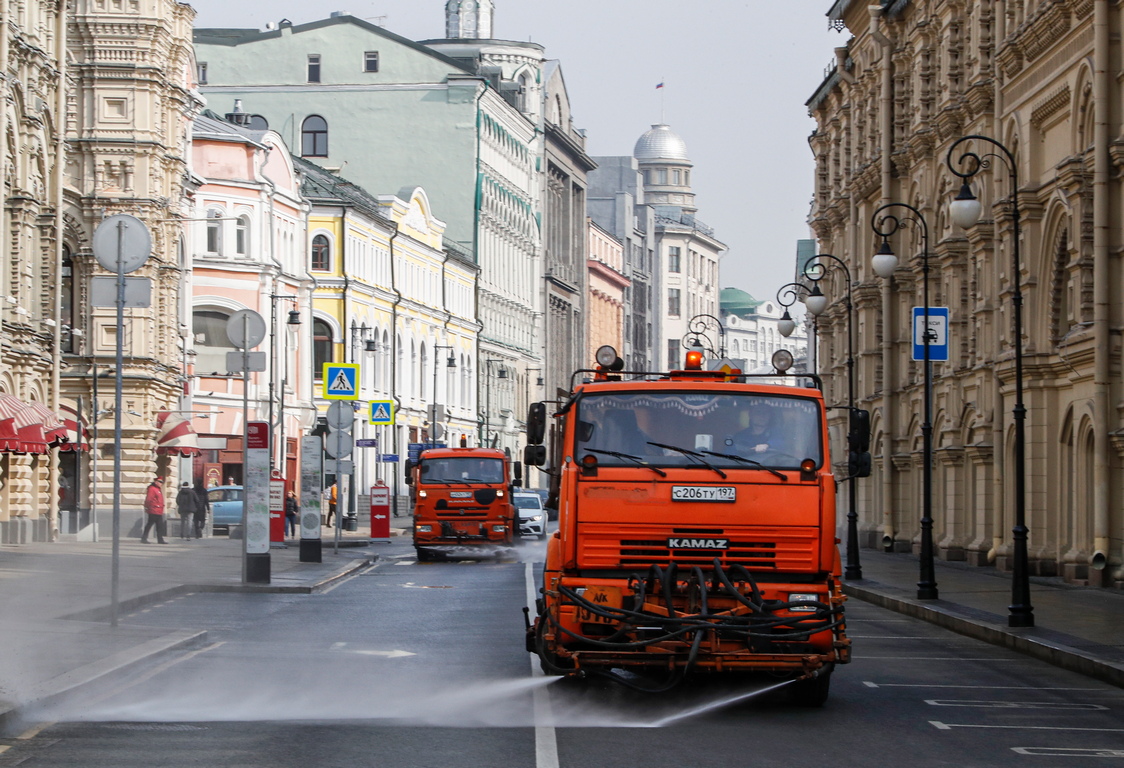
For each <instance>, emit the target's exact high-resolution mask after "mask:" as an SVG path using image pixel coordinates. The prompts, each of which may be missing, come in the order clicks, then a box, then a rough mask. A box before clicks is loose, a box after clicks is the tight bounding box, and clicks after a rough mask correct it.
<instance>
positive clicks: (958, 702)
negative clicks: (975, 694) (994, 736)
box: [925, 699, 1108, 711]
mask: <svg viewBox="0 0 1124 768" xmlns="http://www.w3.org/2000/svg"><path fill="white" fill-rule="evenodd" d="M925 703H926V704H928V705H929V706H930V707H984V708H988V709H1068V710H1074V709H1076V710H1081V711H1089V710H1103V709H1108V707H1104V706H1101V705H1100V704H1080V703H1066V702H1057V701H1053V702H1051V701H972V700H969V699H944V700H941V699H925Z"/></svg>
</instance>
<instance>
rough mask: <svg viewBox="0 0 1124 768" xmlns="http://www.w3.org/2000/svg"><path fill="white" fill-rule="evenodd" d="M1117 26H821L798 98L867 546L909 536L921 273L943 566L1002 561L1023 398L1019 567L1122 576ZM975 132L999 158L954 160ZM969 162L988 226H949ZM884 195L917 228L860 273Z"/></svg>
mask: <svg viewBox="0 0 1124 768" xmlns="http://www.w3.org/2000/svg"><path fill="white" fill-rule="evenodd" d="M1120 14H1121V11H1120V8H1119V7H1118V6H1117V5H1116V4H1114V3H1110V2H1106V1H1103V0H1073V1H1064V2H1045V1H1039V0H1026V1H1022V0H1020V2H1003V3H975V4H967V5H963V4H961V5H956V4H948V3H938V2H925V1H920V2H908V3H905V2H893V3H890V2H883V3H881V4H880V5H879V6H868V5H866V4H860V3H853V2H845V1H844V0H840V1H839V2H836V3H835V4H834V5H833V6H832V8H831V10H830V12H829V16H830V17H831V18H832V19H834V20H836V21H838V22H839V23H840V24H842V25H845V27H846V29H847V30H848V31H849V32H850V35H851V37H850V39H849V40H848V41H847V43H846V46H845V47H841V48H839V49H837V51H836V65H835V67H834V68H833V69H832V70H831V72H830V73H829V76H828V77H827V79H826V80H825V81H824V82H823V84H822V85H821V86H820V87H819V89H817V91H816V92H815V93H814V94H813V95H812V97H811V99H810V100H809V102H808V106H809V109H810V113H811V114H812V116H813V117H814V118H815V120H816V124H817V128H816V131H815V133H814V134H813V136H812V139H811V146H812V149H813V152H814V154H815V157H816V177H815V196H814V202H813V206H812V211H811V217H810V220H811V225H812V227H813V229H814V231H815V234H816V237H817V239H818V241H819V246H820V250H821V251H825V252H830V253H833V254H835V255H837V256H839V257H840V258H843V259H845V260H847V262H848V263H849V265H850V269H851V273H852V275H853V277H854V280H855V284H856V289H855V295H856V327H857V346H858V352H857V355H858V364H857V369H856V371H857V373H856V375H857V378H858V385H857V391H858V393H859V396H860V398H861V400H862V401H863V403H864V404H865V405H866V406H868V407H870V408H871V410H872V412H873V423H874V438H873V441H872V450H873V452H874V454H875V470H874V476H873V482H870V483H864V484H862V486H861V489H862V490H861V504H860V510H859V511H860V521H861V528H862V531H863V532H864V537H863V538H864V540H865V543H866V544H867V545H878V546H886V547H904V548H908V547H910V546H911V545H916V543H917V541H918V536H919V522H918V521H919V517H920V510H921V508H922V502H923V499H922V487H923V483H922V476H923V469H924V467H923V462H922V432H921V427H920V425H921V421H922V418H923V416H922V414H923V389H924V387H923V382H924V378H925V377H924V372H923V371H922V370H921V364H920V363H918V362H911V360H910V346H911V335H910V333H909V328H910V323H911V321H910V310H911V308H912V307H913V306H921V305H922V295H923V288H924V279H925V274H926V273H925V267H926V266H928V267H929V285H928V288H929V294H930V305H932V306H944V307H948V310H949V325H948V329H947V331H948V338H949V342H950V349H949V359H948V361H947V362H938V363H934V364H933V374H932V382H933V453H934V456H935V461H934V464H933V469H932V471H933V491H932V492H933V499H932V508H933V509H934V510H935V511H936V513H935V516H934V517H935V519H934V541H935V543H936V549H937V553H938V555H939V556H940V557H942V558H946V559H949V560H966V561H968V562H969V563H973V564H976V565H989V564H994V565H995V566H996V567H998V568H1001V569H1008V568H1010V567H1011V560H1012V553H1013V534H1012V528H1013V527H1014V524H1015V519H1016V509H1015V505H1016V501H1017V498H1016V493H1015V487H1014V478H1015V475H1016V472H1015V468H1016V467H1015V462H1016V460H1017V456H1018V455H1019V450H1018V449H1019V446H1018V445H1017V433H1018V430H1017V429H1016V424H1015V415H1014V411H1015V406H1016V403H1017V402H1018V401H1019V399H1020V396H1021V399H1022V401H1023V403H1024V404H1025V408H1026V412H1025V413H1026V416H1025V424H1026V430H1025V441H1024V442H1025V463H1024V467H1025V480H1026V486H1025V507H1024V513H1025V520H1026V524H1027V527H1028V530H1029V536H1028V549H1029V557H1030V567H1031V572H1032V573H1036V574H1040V575H1059V576H1062V577H1064V578H1066V579H1068V580H1071V581H1074V582H1079V583H1084V582H1089V583H1094V584H1104V585H1116V586H1120V585H1121V584H1124V569H1122V565H1124V552H1122V545H1124V512H1122V510H1124V503H1122V499H1124V489H1122V487H1121V480H1122V478H1124V472H1122V466H1121V459H1122V452H1124V441H1122V440H1121V435H1124V416H1122V412H1121V409H1120V408H1119V407H1118V404H1119V403H1120V402H1121V400H1122V397H1121V395H1122V394H1124V393H1122V391H1121V377H1120V364H1121V360H1120V344H1119V342H1118V340H1117V339H1116V336H1115V335H1114V333H1113V331H1112V328H1114V327H1116V326H1118V325H1119V324H1120V322H1121V314H1122V305H1121V295H1124V294H1122V292H1121V291H1120V290H1119V288H1120V275H1121V270H1120V256H1119V252H1120V239H1121V234H1120V230H1119V227H1117V226H1114V225H1113V222H1114V221H1116V220H1117V218H1118V217H1119V215H1120V213H1119V210H1118V208H1119V201H1120V200H1121V199H1122V194H1121V191H1122V190H1121V188H1120V187H1121V182H1120V180H1119V178H1118V177H1119V173H1117V170H1118V169H1117V166H1118V165H1119V164H1120V161H1119V158H1118V153H1116V152H1115V150H1114V148H1113V141H1114V139H1113V138H1112V137H1114V136H1116V135H1118V134H1119V133H1120V132H1121V127H1122V126H1121V120H1120V114H1121V110H1120V105H1121V101H1122V98H1121V96H1122V95H1121V89H1120V85H1119V83H1118V82H1117V81H1116V80H1115V79H1113V78H1112V77H1111V74H1110V73H1111V72H1113V71H1116V70H1117V69H1119V64H1120V49H1119V45H1118V44H1116V43H1114V42H1113V41H1112V38H1111V37H1110V30H1113V29H1119V27H1120V24H1121V15H1120ZM970 135H982V136H985V137H989V138H990V139H993V140H994V141H996V142H998V146H997V145H994V144H991V143H989V142H986V141H983V140H972V141H970V142H968V143H961V144H960V145H959V148H958V149H957V151H956V153H955V155H956V156H955V157H953V158H951V159H950V157H949V153H950V151H951V150H952V149H953V145H954V144H955V143H956V142H957V141H959V140H960V139H961V138H962V137H966V136H970ZM999 146H1001V147H1002V148H1003V149H1004V150H1006V152H1008V153H1009V154H1010V159H1013V161H1014V162H1013V165H1012V164H1010V163H1009V162H1008V156H1007V155H1006V154H1005V153H1004V152H1003V151H1002V150H1000V149H999V148H998V147H999ZM969 149H970V150H972V151H974V152H976V153H978V154H979V156H981V157H982V158H985V159H986V160H987V161H988V165H987V167H986V168H982V169H981V170H980V172H979V173H977V174H976V175H975V176H974V178H972V180H971V186H972V189H973V190H974V192H975V194H976V195H977V196H978V198H979V199H980V200H981V201H982V204H983V215H982V217H981V219H980V221H979V222H978V223H977V224H976V225H974V226H971V227H970V228H968V229H967V230H964V229H961V228H960V227H959V226H957V225H955V224H953V223H952V221H951V219H950V215H949V205H950V202H951V200H952V199H953V198H954V197H955V196H956V195H957V191H958V189H959V188H960V185H961V178H959V177H958V175H957V174H955V173H954V172H953V171H954V170H957V171H961V172H964V173H966V172H968V171H969V170H971V169H972V165H971V160H968V161H967V162H966V163H961V162H960V156H961V155H962V153H963V152H965V151H967V150H969ZM1016 180H1017V184H1018V186H1017V187H1014V186H1013V182H1015V181H1016ZM1016 192H1017V195H1018V209H1017V212H1018V220H1019V224H1020V227H1019V230H1018V232H1017V233H1016V230H1015V223H1016V217H1015V216H1014V215H1013V214H1014V210H1013V205H1012V203H1013V201H1014V194H1015V193H1016ZM891 203H905V204H908V205H910V206H912V207H913V208H914V209H915V210H916V211H917V212H918V213H920V219H921V220H922V221H923V222H924V227H922V226H921V224H920V223H918V222H917V221H910V222H907V223H906V225H904V226H902V227H901V229H900V231H899V232H897V233H896V234H894V235H893V236H892V237H891V238H890V240H889V242H890V244H891V245H892V247H893V250H894V252H895V253H896V254H898V259H899V263H898V267H897V269H896V271H895V272H894V274H893V277H892V278H891V279H889V280H883V279H880V278H878V277H876V276H875V274H874V272H873V270H872V267H871V257H872V256H873V254H874V253H875V252H876V251H877V250H878V249H879V246H880V244H881V238H880V237H879V236H878V235H876V234H875V233H874V231H873V230H872V226H871V220H872V216H874V214H875V212H876V211H877V210H878V209H879V208H880V207H881V206H883V205H887V204H891ZM888 212H890V213H894V214H895V215H901V216H902V217H903V218H904V217H906V216H912V214H909V212H908V211H905V210H904V209H901V208H897V209H891V210H889V211H888ZM1114 217H1115V218H1114ZM914 218H916V217H914ZM875 223H877V221H876V222H875ZM925 235H927V237H925ZM1016 235H1018V237H1019V240H1018V246H1019V252H1020V258H1019V260H1018V263H1017V264H1015V263H1014V256H1015V253H1014V248H1015V237H1016ZM926 245H927V246H928V247H927V250H926V247H925V246H926ZM1015 286H1018V288H1019V294H1020V295H1021V298H1022V302H1023V311H1022V313H1021V314H1022V317H1021V327H1020V328H1016V323H1015V318H1014V300H1013V298H1014V295H1015V292H1014V287H1015ZM838 287H839V286H835V288H836V289H838ZM825 293H827V290H826V289H825ZM835 295H836V296H838V295H839V294H838V292H836V293H835ZM833 308H834V311H830V312H829V313H828V316H827V317H821V318H820V321H819V323H818V325H819V333H820V335H821V339H822V344H821V350H820V354H821V358H822V359H823V360H824V361H825V363H828V364H835V363H836V362H837V361H839V360H840V359H841V354H840V351H841V350H842V349H845V341H846V336H845V335H844V334H845V329H846V318H845V317H844V316H843V315H844V312H843V311H842V307H841V305H840V303H839V302H836V303H835V304H834V305H833ZM1016 332H1017V333H1016ZM1016 345H1018V349H1019V350H1021V356H1022V361H1023V368H1024V384H1023V386H1022V387H1021V391H1020V388H1018V387H1017V381H1016V376H1015V349H1016ZM829 361H830V362H829Z"/></svg>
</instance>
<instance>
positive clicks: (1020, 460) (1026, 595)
mask: <svg viewBox="0 0 1124 768" xmlns="http://www.w3.org/2000/svg"><path fill="white" fill-rule="evenodd" d="M973 140H974V141H982V142H986V143H988V144H991V145H992V146H994V147H995V148H996V149H998V150H999V151H1000V152H1001V153H1002V154H996V153H994V152H985V153H983V154H982V155H981V154H977V153H976V152H971V151H965V152H964V154H962V155H960V157H959V158H958V160H957V164H958V165H960V166H963V165H964V163H965V161H968V162H969V165H968V170H967V171H961V170H959V169H958V168H956V167H954V166H953V163H952V155H953V152H955V151H956V148H957V147H958V146H960V145H961V144H963V143H964V142H966V141H973ZM989 157H994V158H998V159H1000V160H1002V161H1004V163H1006V165H1007V171H1008V173H1009V174H1010V181H1011V218H1012V233H1011V234H1012V242H1011V262H1012V263H1011V304H1012V308H1013V314H1014V332H1015V337H1014V339H1013V340H1012V343H1013V344H1014V348H1015V407H1014V410H1013V415H1014V420H1015V527H1014V529H1013V530H1012V531H1011V533H1012V536H1013V537H1014V538H1013V540H1014V553H1013V554H1014V562H1013V563H1012V573H1011V605H1010V606H1008V611H1009V613H1008V616H1007V625H1008V626H1011V627H1033V626H1034V607H1033V606H1032V605H1031V603H1030V562H1029V553H1028V552H1027V539H1028V533H1029V532H1028V530H1027V527H1026V406H1025V405H1024V404H1023V294H1022V285H1021V278H1020V275H1019V269H1020V265H1021V263H1022V262H1021V260H1020V257H1019V241H1020V240H1021V239H1022V236H1021V233H1020V229H1019V226H1020V220H1019V171H1018V165H1017V164H1016V163H1015V156H1014V154H1012V153H1011V150H1009V149H1007V147H1005V146H1003V145H1002V144H1001V143H999V142H998V141H996V140H995V139H992V138H990V137H988V136H980V135H971V136H964V137H962V138H959V139H957V140H956V141H955V142H954V143H953V144H952V146H951V147H949V149H948V156H947V158H946V159H945V163H946V164H947V165H948V168H949V170H950V171H952V172H953V173H954V174H956V175H957V176H959V177H960V178H961V179H963V181H964V183H963V185H962V186H961V188H960V192H959V194H958V195H957V196H956V199H955V200H953V202H952V206H951V217H952V220H953V221H954V222H956V224H958V225H959V226H960V227H961V228H963V229H967V228H969V227H971V226H974V225H975V223H976V221H977V220H978V218H979V215H980V202H979V200H977V199H976V197H975V195H973V194H972V189H971V187H970V186H969V184H968V180H969V179H971V178H972V177H973V176H975V175H976V174H977V173H979V171H980V169H982V168H987V167H989V165H990V163H989V161H988V160H987V158H989Z"/></svg>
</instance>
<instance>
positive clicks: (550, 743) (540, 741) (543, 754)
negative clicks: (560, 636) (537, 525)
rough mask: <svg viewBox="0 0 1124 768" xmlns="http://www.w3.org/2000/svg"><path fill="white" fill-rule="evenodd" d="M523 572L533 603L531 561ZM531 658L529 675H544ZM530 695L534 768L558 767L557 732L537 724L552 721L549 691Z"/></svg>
mask: <svg viewBox="0 0 1124 768" xmlns="http://www.w3.org/2000/svg"><path fill="white" fill-rule="evenodd" d="M524 573H525V574H526V583H527V605H528V606H530V607H532V608H533V607H534V605H535V599H536V598H535V595H536V592H535V569H534V566H533V564H532V563H526V564H525V569H524ZM528 655H529V656H530V659H531V677H545V676H546V675H544V674H543V671H542V668H541V667H540V666H539V657H538V655H537V654H534V653H531V654H528ZM531 695H532V697H533V698H532V701H533V703H534V708H535V766H536V768H558V734H556V733H555V732H554V726H553V725H539V723H553V722H554V713H553V711H552V710H551V708H550V691H548V690H547V689H546V688H536V689H535V690H534V692H533V693H532V694H531Z"/></svg>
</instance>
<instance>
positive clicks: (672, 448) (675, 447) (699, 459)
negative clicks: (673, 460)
mask: <svg viewBox="0 0 1124 768" xmlns="http://www.w3.org/2000/svg"><path fill="white" fill-rule="evenodd" d="M648 445H654V446H656V447H657V448H666V449H667V450H669V451H678V452H679V453H681V454H683V455H684V456H686V457H687V458H689V459H694V460H695V461H697V462H698V463H699V464H702V465H703V466H704V467H706V468H707V469H713V470H714V471H715V472H717V473H718V475H719V477H721V478H722V479H723V480H725V479H726V473H725V472H723V471H722V470H720V469H719V468H718V467H716V466H714V465H713V464H711V463H710V462H709V461H707V460H706V459H704V458H703V457H702V454H701V453H699V452H698V451H692V450H690V449H688V448H680V447H679V446H678V445H668V444H666V443H653V442H652V441H651V440H649V441H648Z"/></svg>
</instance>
